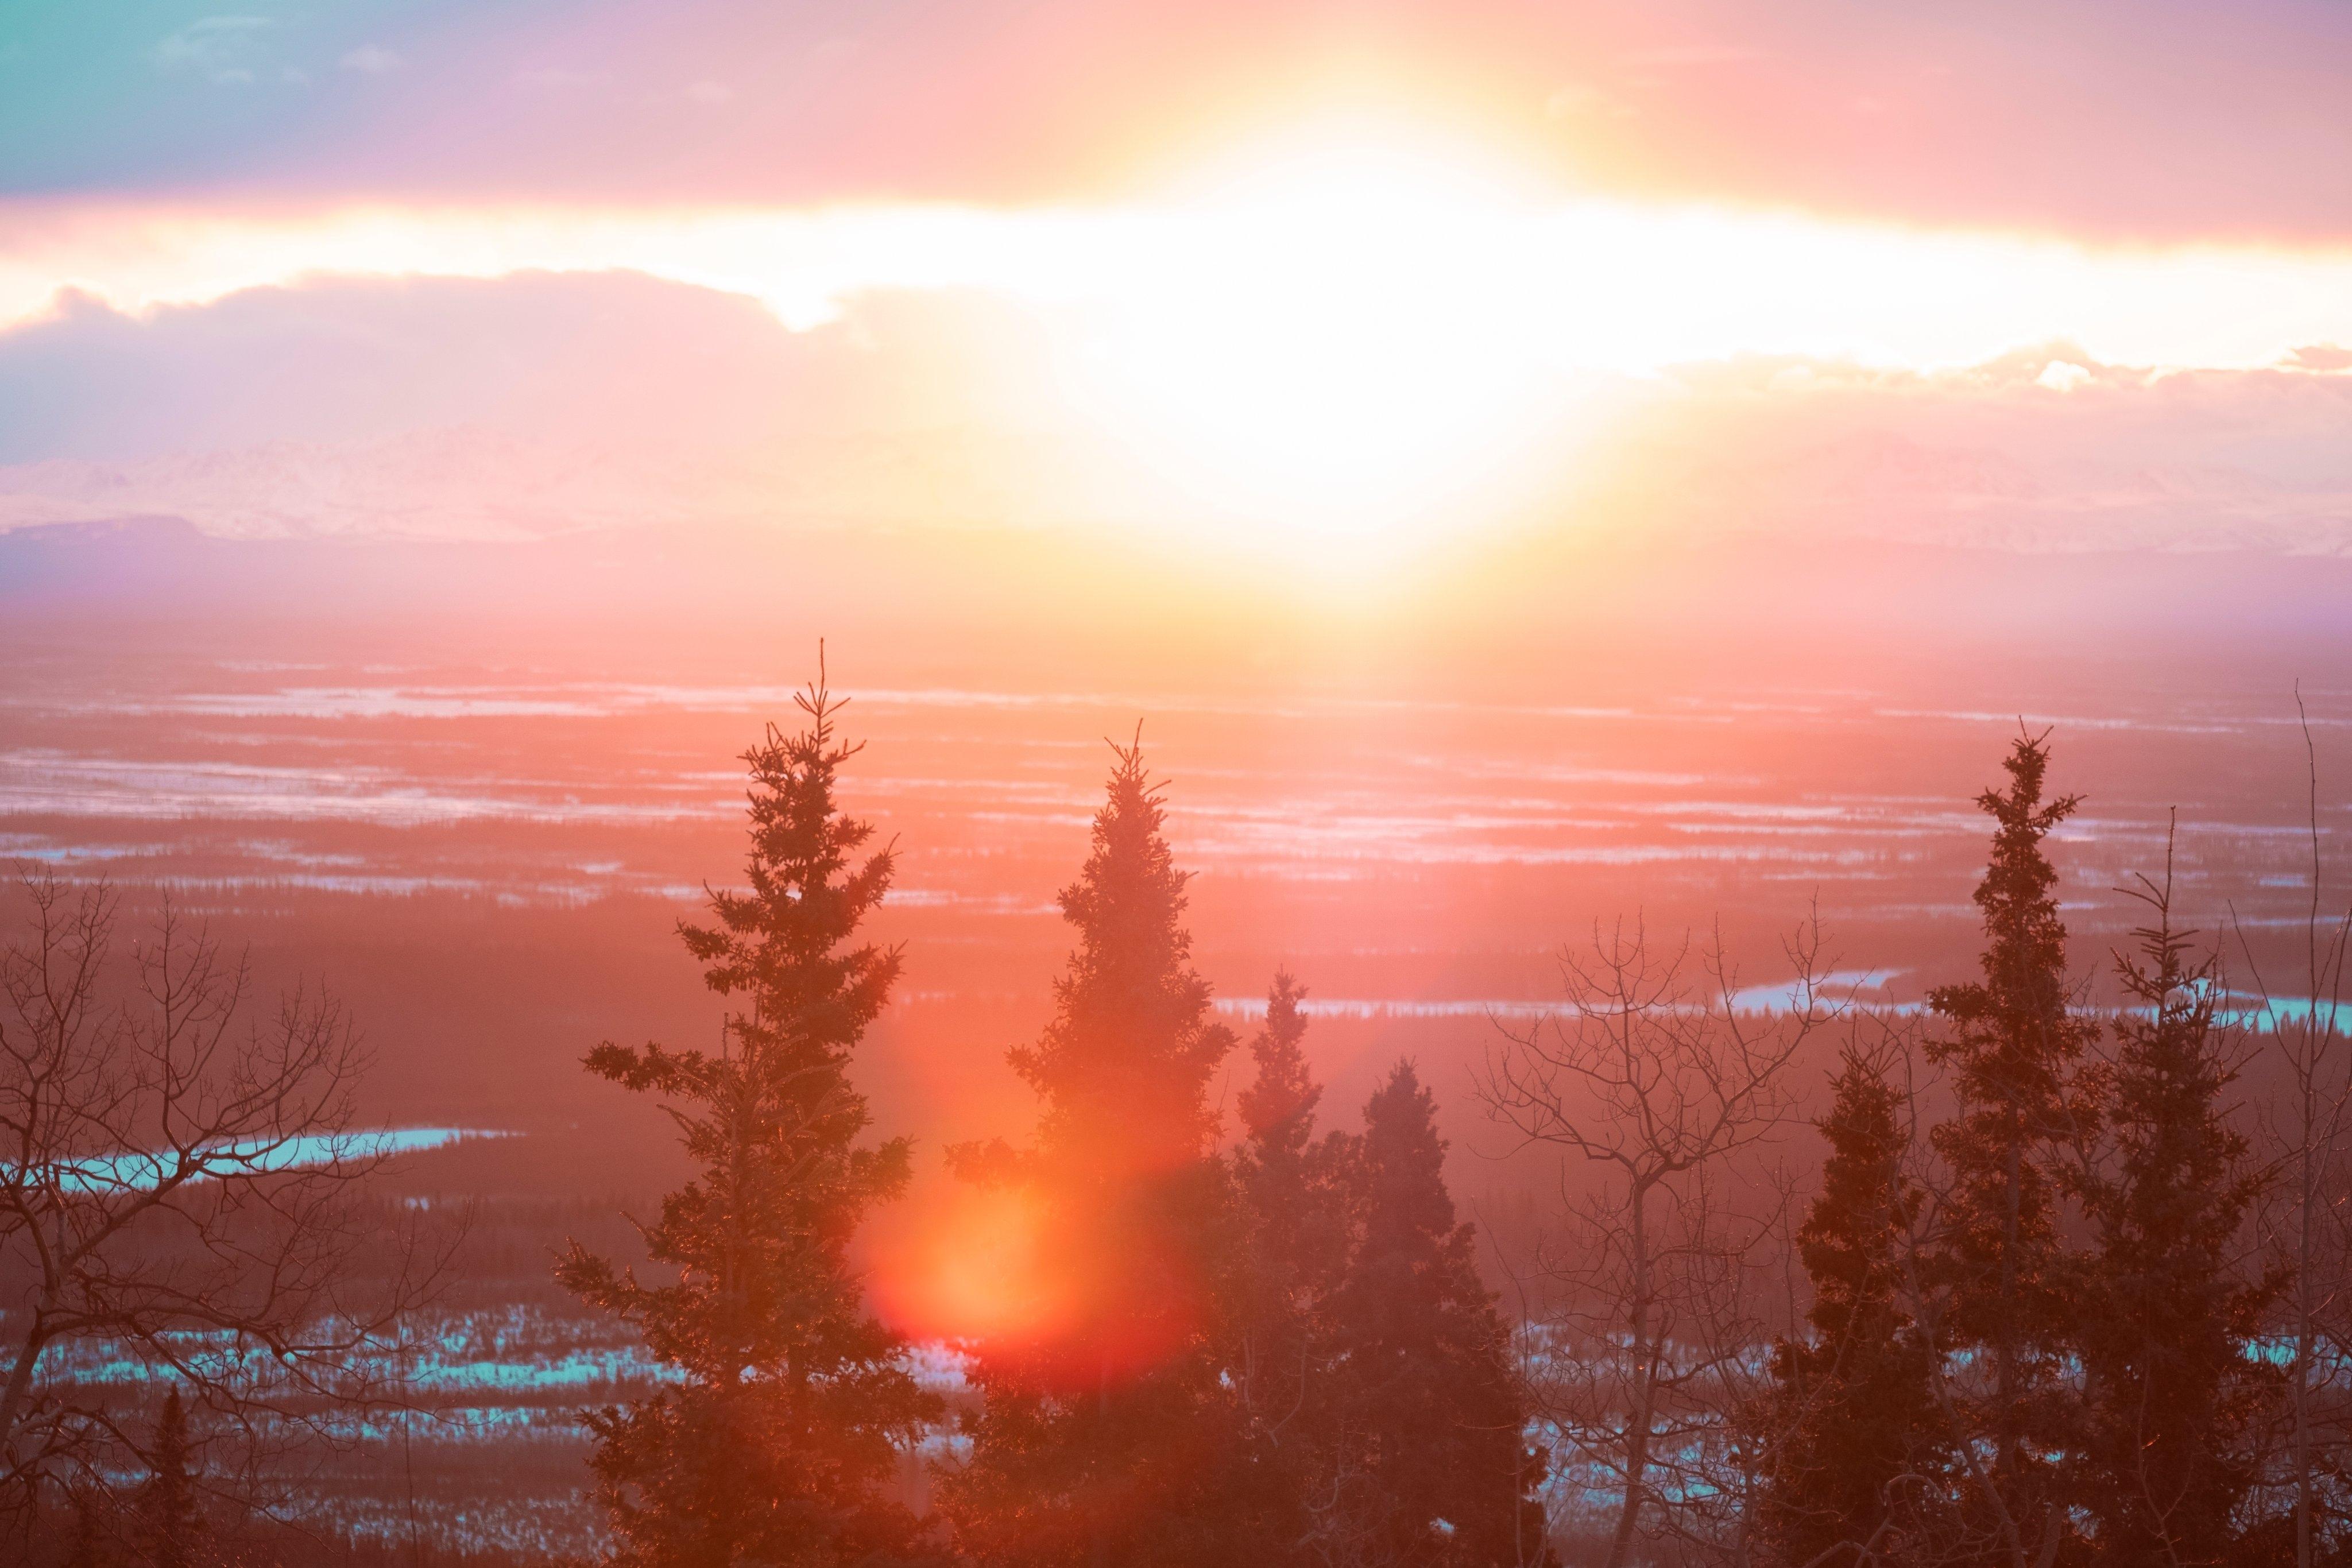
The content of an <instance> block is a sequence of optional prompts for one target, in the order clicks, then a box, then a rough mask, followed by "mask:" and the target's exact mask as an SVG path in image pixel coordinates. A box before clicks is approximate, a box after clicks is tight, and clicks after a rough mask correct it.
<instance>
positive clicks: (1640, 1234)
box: [1609, 1187, 1657, 1568]
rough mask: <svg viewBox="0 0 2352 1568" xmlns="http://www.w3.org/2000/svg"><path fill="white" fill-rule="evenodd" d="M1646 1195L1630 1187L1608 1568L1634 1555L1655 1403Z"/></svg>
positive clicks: (1615, 1567)
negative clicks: (1616, 1502)
mask: <svg viewBox="0 0 2352 1568" xmlns="http://www.w3.org/2000/svg"><path fill="white" fill-rule="evenodd" d="M1649 1207H1650V1206H1649V1194H1648V1193H1647V1192H1646V1191H1645V1190H1643V1189H1641V1188H1638V1187H1637V1188H1635V1189H1634V1193H1633V1217H1632V1218H1633V1236H1632V1247H1631V1249H1630V1250H1631V1252H1632V1254H1633V1312H1632V1314H1631V1319H1630V1322H1629V1323H1628V1325H1627V1326H1628V1327H1629V1328H1630V1329H1631V1330H1632V1331H1633V1332H1632V1334H1631V1336H1630V1337H1631V1340H1632V1342H1633V1343H1632V1344H1631V1346H1630V1347H1629V1348H1630V1349H1631V1350H1632V1352H1633V1358H1634V1369H1633V1408H1632V1409H1631V1410H1629V1411H1628V1412H1626V1417H1625V1501H1624V1505H1623V1506H1622V1508H1620V1509H1619V1510H1618V1511H1617V1531H1616V1534H1615V1536H1614V1537H1613V1538H1612V1540H1611V1541H1610V1542H1609V1568H1625V1564H1626V1563H1628V1562H1629V1561H1631V1559H1632V1555H1633V1531H1634V1530H1635V1528H1636V1527H1637V1526H1638V1525H1639V1524H1640V1522H1641V1517H1642V1504H1643V1500H1644V1499H1645V1497H1646V1495H1647V1492H1648V1486H1649V1474H1650V1424H1651V1421H1652V1419H1653V1418H1654V1415H1655V1410H1654V1405H1655V1401H1656V1399H1657V1378H1656V1372H1657V1348H1656V1347H1655V1346H1654V1345H1653V1344H1652V1343H1650V1232H1649Z"/></svg>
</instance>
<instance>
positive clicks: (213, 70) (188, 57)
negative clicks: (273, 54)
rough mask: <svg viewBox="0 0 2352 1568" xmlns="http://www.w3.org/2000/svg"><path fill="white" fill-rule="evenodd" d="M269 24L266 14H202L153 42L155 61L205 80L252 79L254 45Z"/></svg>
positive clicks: (238, 81)
mask: <svg viewBox="0 0 2352 1568" xmlns="http://www.w3.org/2000/svg"><path fill="white" fill-rule="evenodd" d="M268 26H269V18H268V17H267V16H205V17H202V18H200V19H199V20H196V21H194V22H191V23H189V24H188V25H187V26H184V27H182V28H181V29H180V30H179V31H178V32H176V33H173V34H171V35H169V36H168V37H165V38H164V39H163V41H162V42H160V43H158V44H157V45H156V46H155V63H156V64H157V65H159V66H161V67H162V68H163V69H165V70H168V71H185V72H188V73H190V74H193V75H195V76H201V77H203V78H205V80H207V81H213V82H218V83H221V84H223V85H242V84H244V83H247V82H250V81H252V80H253V79H254V75H255V64H254V58H253V57H254V55H255V53H256V49H255V45H256V42H257V39H258V38H259V37H260V35H261V34H262V32H263V31H264V30H265V29H267V28H268Z"/></svg>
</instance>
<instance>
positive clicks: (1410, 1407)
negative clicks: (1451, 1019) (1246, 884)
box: [1322, 1062, 1550, 1568]
mask: <svg viewBox="0 0 2352 1568" xmlns="http://www.w3.org/2000/svg"><path fill="white" fill-rule="evenodd" d="M1436 1113H1437V1105H1436V1102H1435V1100H1434V1099H1433V1097H1432V1096H1431V1094H1430V1092H1429V1091H1428V1090H1427V1089H1424V1088H1423V1087H1422V1084H1421V1080H1420V1078H1419V1077H1418V1076H1417V1075H1416V1074H1415V1073H1414V1071H1413V1069H1412V1064H1411V1063H1410V1062H1399V1063H1398V1064H1397V1066H1396V1068H1395V1069H1394V1071H1391V1073H1390V1075H1389V1077H1388V1081H1387V1082H1385V1083H1383V1084H1382V1085H1381V1087H1380V1088H1379V1089H1378V1090H1377V1091H1375V1092H1374V1093H1373V1094H1372V1097H1371V1099H1370V1101H1369V1102H1368V1103H1366V1105H1365V1107H1364V1133H1363V1139H1362V1143H1361V1145H1360V1154H1359V1157H1358V1159H1357V1161H1356V1176H1357V1183H1358V1190H1357V1195H1356V1200H1357V1203H1358V1204H1359V1206H1360V1214H1361V1227H1362V1229H1361V1239H1360V1241H1359V1242H1358V1244H1357V1247H1356V1250H1355V1255H1354V1257H1353V1258H1351V1259H1350V1260H1349V1265H1348V1270H1347V1274H1346V1277H1345V1278H1344V1279H1343V1280H1342V1281H1341V1282H1340V1284H1339V1289H1338V1291H1337V1292H1336V1294H1335V1297H1334V1300H1333V1301H1332V1303H1331V1321H1332V1327H1331V1332H1332V1335H1333V1338H1334V1341H1335V1346H1336V1349H1337V1351H1338V1358H1339V1364H1341V1366H1342V1367H1343V1368H1344V1377H1345V1382H1344V1385H1343V1386H1342V1388H1341V1389H1340V1391H1339V1394H1338V1396H1337V1399H1336V1401H1335V1404H1336V1406H1337V1407H1336V1409H1335V1410H1334V1411H1333V1413H1332V1415H1331V1416H1330V1421H1331V1435H1332V1437H1333V1438H1334V1440H1335V1443H1336V1445H1337V1446H1338V1454H1337V1456H1336V1462H1335V1464H1334V1465H1333V1467H1332V1469H1331V1471H1330V1474H1329V1476H1328V1479H1327V1480H1325V1481H1324V1482H1323V1483H1322V1484H1323V1485H1326V1486H1329V1487H1330V1488H1331V1489H1332V1491H1331V1495H1333V1496H1335V1497H1336V1498H1337V1499H1338V1500H1339V1508H1337V1509H1336V1510H1332V1511H1330V1512H1331V1513H1333V1514H1336V1515H1337V1516H1338V1517H1336V1518H1329V1519H1327V1531H1328V1539H1327V1542H1326V1544H1327V1545H1328V1547H1329V1548H1331V1549H1333V1550H1334V1551H1335V1552H1336V1553H1337V1554H1339V1555H1340V1556H1342V1557H1343V1558H1345V1559H1349V1560H1354V1561H1360V1562H1370V1563H1393V1564H1397V1565H1399V1568H1414V1565H1420V1564H1428V1565H1432V1568H1435V1565H1441V1564H1442V1565H1454V1564H1460V1565H1462V1568H1496V1565H1501V1564H1518V1563H1547V1562H1549V1559H1550V1553H1549V1549H1548V1547H1547V1546H1546V1543H1545V1530H1544V1515H1543V1508H1542V1505H1541V1503H1540V1502H1539V1501H1538V1500H1537V1499H1536V1497H1535V1495H1534V1493H1535V1489H1536V1487H1537V1485H1538V1483H1539V1482H1540V1481H1541V1479H1542V1466H1541V1463H1540V1460H1539V1457H1538V1455H1537V1454H1536V1453H1535V1452H1534V1451H1532V1450H1531V1449H1530V1448H1529V1447H1528V1441H1527V1437H1526V1435H1525V1429H1526V1425H1527V1419H1528V1412H1527V1407H1526V1403H1525V1400H1524V1396H1523V1395H1522V1393H1521V1390H1520V1388H1519V1386H1518V1384H1517V1379H1516V1377H1515V1376H1514V1374H1513V1368H1512V1364H1511V1349H1510V1341H1509V1336H1508V1333H1507V1330H1506V1329H1505V1327H1504V1325H1503V1322H1502V1320H1501V1319H1500V1318H1499V1317H1498V1316H1497V1315H1496V1311H1495V1298H1494V1295H1493V1293H1492V1292H1491V1291H1488V1290H1487V1289H1486V1286H1485V1285H1484V1283H1482V1282H1481V1281H1480V1280H1479V1278H1478V1267H1477V1261H1476V1254H1475V1247H1476V1233H1475V1230H1474V1229H1473V1228H1472V1227H1470V1226H1469V1225H1467V1224H1462V1223H1457V1222H1456V1219H1455V1216H1454V1199H1453V1197H1452V1196H1451V1195H1450V1194H1449V1193H1448V1192H1447V1191H1446V1187H1445V1172H1444V1160H1445V1143H1444V1140H1443V1139H1442V1138H1440V1137H1439V1136H1438V1134H1437V1123H1436Z"/></svg>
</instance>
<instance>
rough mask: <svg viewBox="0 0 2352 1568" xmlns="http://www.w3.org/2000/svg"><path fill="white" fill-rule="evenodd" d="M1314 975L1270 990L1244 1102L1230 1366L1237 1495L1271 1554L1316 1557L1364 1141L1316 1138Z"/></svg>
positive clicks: (1237, 1164)
mask: <svg viewBox="0 0 2352 1568" xmlns="http://www.w3.org/2000/svg"><path fill="white" fill-rule="evenodd" d="M1305 996H1306V988H1304V987H1302V986H1300V985H1299V984H1298V982H1297V980H1296V979H1294V978H1293V977H1291V976H1290V975H1289V974H1288V973H1287V972H1284V973H1280V974H1277V975H1276V977H1275V979H1274V984H1273V987H1272V988H1271V989H1270V990H1269V991H1268V992H1267V995H1266V1009H1265V1027H1264V1028H1263V1029H1261V1030H1259V1031H1258V1033H1257V1035H1256V1037H1255V1039H1253V1040H1251V1042H1250V1055H1251V1057H1252V1058H1253V1059H1254V1061H1255V1066H1256V1072H1255V1077H1254V1078H1253V1079H1252V1081H1251V1083H1250V1085H1249V1087H1248V1088H1246V1089H1244V1090H1243V1091H1242V1092H1241V1094H1240V1096H1239V1097H1238V1099H1237V1101H1236V1103H1235V1104H1236V1109H1237V1110H1238V1111H1239V1112H1240V1114H1241V1123H1242V1129H1243V1134H1244V1135H1243V1138H1242V1141H1241V1144H1240V1145H1239V1146H1238V1147H1237V1148H1236V1149H1235V1150H1234V1156H1233V1160H1234V1185H1235V1186H1236V1187H1237V1189H1238V1190H1239V1192H1240V1195H1241V1202H1242V1208H1243V1215H1244V1218H1243V1225H1244V1248H1243V1266H1242V1287H1241V1296H1240V1307H1239V1312H1238V1321H1237V1322H1236V1324H1235V1330H1236V1332H1235V1336H1234V1343H1233V1346H1232V1349H1231V1351H1230V1352H1229V1355H1230V1360H1231V1363H1232V1370H1231V1373H1230V1376H1231V1377H1232V1379H1233V1381H1234V1385H1236V1386H1237V1387H1238V1389H1239V1391H1240V1395H1241V1401H1242V1416H1243V1420H1244V1448H1242V1449H1241V1450H1240V1451H1239V1452H1238V1453H1237V1454H1236V1455H1235V1457H1234V1458H1235V1466H1236V1475H1235V1479H1234V1493H1235V1494H1236V1496H1239V1497H1246V1498H1249V1499H1252V1500H1255V1503H1256V1505H1257V1507H1258V1509H1259V1511H1260V1513H1261V1515H1262V1517H1261V1519H1260V1521H1259V1523H1258V1524H1257V1525H1256V1527H1255V1530H1256V1534H1257V1536H1258V1539H1259V1541H1260V1542H1261V1546H1260V1553H1261V1555H1260V1558H1259V1560H1260V1561H1263V1562H1266V1563H1281V1562H1291V1561H1297V1562H1316V1561H1319V1556H1318V1553H1317V1552H1315V1551H1314V1550H1313V1546H1312V1542H1313V1541H1314V1539H1315V1537H1316V1532H1317V1528H1318V1527H1317V1521H1316V1520H1315V1518H1314V1517H1313V1515H1312V1514H1311V1513H1310V1511H1309V1510H1308V1507H1307V1504H1308V1501H1309V1500H1310V1498H1311V1497H1312V1496H1313V1495H1315V1494H1316V1492H1317V1491H1318V1489H1325V1488H1328V1486H1329V1484H1330V1481H1331V1476H1330V1473H1329V1471H1330V1463H1331V1459H1332V1458H1333V1443H1334V1439H1335V1434H1334V1433H1333V1431H1332V1429H1331V1418H1332V1416H1333V1410H1334V1396H1335V1394H1336V1392H1337V1388H1338V1385H1339V1380H1340V1377H1341V1373H1340V1370H1339V1367H1338V1366H1337V1365H1336V1364H1335V1360H1334V1351H1333V1346H1332V1343H1331V1333H1330V1327H1329V1322H1328V1316H1329V1311H1330V1301H1331V1296H1332V1292H1333V1291H1335V1290H1336V1289H1337V1287H1338V1285H1339V1280H1340V1277H1341V1274H1342V1271H1343V1270H1344V1269H1345V1268H1346V1265H1347V1261H1348V1258H1349V1253H1350V1250H1351V1241H1352V1230H1353V1224H1354V1218H1355V1217H1354V1210H1353V1207H1352V1198H1353V1192H1352V1190H1351V1186H1352V1184H1351V1176H1352V1171H1353V1165H1352V1156H1353V1154H1354V1150H1355V1145H1356V1143H1357V1140H1355V1139H1352V1138H1349V1137H1348V1136H1347V1135H1346V1134H1339V1133H1333V1134H1328V1135H1327V1136H1326V1137H1324V1138H1323V1139H1322V1140H1321V1141H1320V1142H1318V1141H1317V1139H1316V1137H1315V1111H1316V1107H1317V1105H1318V1103H1320V1102H1321V1100H1322V1097H1323V1090H1322V1087H1321V1086H1320V1085H1319V1084H1318V1083H1317V1082H1315V1079H1314V1076H1313V1074H1312V1073H1311V1072H1310V1071H1308V1069H1307V1057H1306V1052H1305V1051H1304V1049H1303V1042H1304V1040H1305V1039H1306V1035H1307V1018H1306V1015H1305V1014H1304V1013H1302V1012H1301V1011H1300V1010H1299V1006H1298V1004H1299V1002H1300V1001H1301V1000H1302V999H1303V998H1305Z"/></svg>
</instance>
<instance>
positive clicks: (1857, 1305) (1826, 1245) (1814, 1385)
mask: <svg viewBox="0 0 2352 1568" xmlns="http://www.w3.org/2000/svg"><path fill="white" fill-rule="evenodd" d="M1832 1096H1833V1097H1832V1101H1831V1104H1830V1109H1829V1113H1828V1114H1827V1115H1825V1116H1823V1117H1822V1120H1821V1122H1820V1124H1819V1125H1820V1127H1821V1130H1822V1136H1823V1137H1825V1138H1826V1139H1828V1141H1829V1146H1830V1152H1829V1157H1828V1159H1827V1160H1826V1161H1825V1162H1824V1163H1823V1165H1822V1190H1821V1193H1820V1195H1819V1196H1818V1197H1815V1198H1814V1199H1813V1202H1812V1206H1811V1208H1810V1209H1809V1210H1808V1211H1807V1213H1806V1216H1805V1223H1804V1225H1803V1226H1802V1227H1801V1228H1800V1229H1799V1231H1798V1233H1797V1244H1798V1249H1799V1252H1800V1255H1801V1257H1802V1259H1803V1260H1804V1265H1805V1272H1806V1275H1807V1276H1808V1278H1809V1279H1810V1280H1811V1282H1812V1291H1813V1301H1812V1306H1811V1309H1810V1310H1809V1311H1808V1312H1807V1314H1806V1317H1807V1322H1809V1323H1810V1324H1811V1330H1812V1332H1811V1334H1810V1335H1809V1336H1807V1337H1806V1338H1803V1339H1797V1340H1784V1341H1782V1342H1781V1343H1780V1344H1779V1345H1778V1346H1776V1347H1775V1349H1774V1353H1773V1360H1772V1376H1773V1384H1772V1388H1771V1390H1770V1393H1769V1396H1768V1397H1767V1398H1766V1399H1765V1400H1764V1402H1763V1408H1762V1409H1761V1410H1760V1411H1759V1412H1758V1413H1757V1415H1756V1418H1755V1420H1754V1421H1753V1423H1752V1425H1751V1431H1750V1432H1749V1434H1748V1440H1749V1442H1750V1443H1751V1444H1752V1445H1753V1446H1754V1448H1755V1451H1756V1458H1757V1462H1758V1469H1759V1472H1760V1480H1761V1484H1760V1485H1759V1488H1758V1490H1757V1492H1756V1495H1755V1502H1754V1507H1755V1510H1756V1517H1755V1519H1754V1520H1753V1521H1752V1531H1751V1536H1752V1539H1753V1540H1754V1542H1756V1546H1757V1552H1756V1556H1757V1558H1758V1560H1759V1561H1760V1562H1762V1563H1771V1564H1776V1565H1787V1568H1800V1565H1802V1564H1809V1563H1829V1562H1835V1561H1839V1560H1840V1556H1839V1551H1838V1549H1839V1547H1840V1545H1841V1543H1845V1544H1848V1545H1850V1546H1851V1548H1852V1551H1851V1552H1850V1553H1849V1554H1848V1556H1849V1559H1850V1560H1851V1561H1853V1562H1856V1563H1860V1562H1864V1561H1877V1562H1900V1561H1905V1560H1906V1546H1907V1545H1909V1544H1910V1542H1908V1541H1907V1540H1906V1523H1907V1521H1908V1519H1909V1516H1910V1512H1911V1510H1910V1508H1909V1507H1908V1506H1907V1505H1908V1504H1911V1503H1915V1502H1916V1501H1918V1500H1920V1498H1921V1497H1922V1496H1923V1495H1926V1494H1931V1493H1933V1492H1934V1491H1935V1490H1937V1489H1938V1488H1939V1487H1940V1485H1941V1484H1942V1480H1941V1478H1942V1475H1943V1472H1944V1469H1945V1454H1944V1434H1943V1431H1942V1422H1941V1420H1940V1419H1939V1416H1938V1407H1937V1403H1936V1399H1935V1396H1934V1392H1933V1389H1932V1386H1931V1385H1930V1384H1929V1382H1928V1379H1929V1376H1930V1374H1931V1370H1932V1369H1931V1367H1930V1364H1929V1361H1928V1353H1927V1346H1926V1344H1925V1343H1923V1342H1922V1340H1921V1339H1920V1336H1919V1334H1918V1332H1917V1329H1916V1325H1915V1324H1914V1323H1913V1322H1911V1317H1910V1314H1909V1313H1908V1312H1906V1310H1905V1308H1904V1306H1903V1303H1902V1296H1901V1288H1902V1284H1903V1277H1904V1260H1903V1249H1905V1248H1906V1247H1907V1246H1908V1244H1909V1239H1910V1238H1909V1231H1910V1228H1911V1225H1912V1223H1913V1221H1914V1219H1915V1218H1916V1214H1917V1211H1918V1204H1919V1194H1918V1192H1917V1191H1916V1188H1915V1187H1914V1186H1913V1185H1912V1183H1911V1182H1910V1180H1909V1179H1908V1177H1907V1176H1906V1175H1905V1173H1904V1148H1905V1140H1904V1134H1903V1126H1902V1122H1901V1119H1900V1116H1899V1114H1898V1112H1899V1109H1900V1100H1899V1098H1898V1096H1897V1094H1896V1092H1895V1087H1894V1085H1893V1084H1891V1083H1889V1082H1887V1079H1886V1074H1885V1065H1884V1062H1883V1061H1881V1060H1880V1059H1879V1058H1877V1057H1874V1056H1872V1055H1870V1054H1867V1053H1865V1052H1863V1051H1853V1050H1849V1051H1847V1052H1846V1054H1845V1056H1844V1058H1843V1061H1842V1062H1841V1063H1840V1066H1839V1071H1838V1075H1837V1078H1836V1080H1835V1081H1834V1083H1833V1086H1832ZM1906 1478H1916V1479H1906ZM1870 1553H1875V1554H1876V1555H1875V1556H1874V1557H1873V1556H1870V1555H1869V1554H1870Z"/></svg>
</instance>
